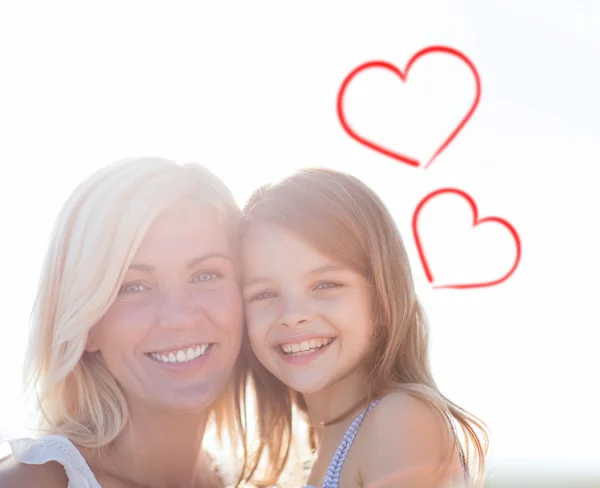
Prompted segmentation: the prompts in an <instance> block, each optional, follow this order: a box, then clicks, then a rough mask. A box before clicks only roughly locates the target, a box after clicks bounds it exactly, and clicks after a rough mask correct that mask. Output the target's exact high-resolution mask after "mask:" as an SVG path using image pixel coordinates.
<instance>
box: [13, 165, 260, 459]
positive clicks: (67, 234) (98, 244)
mask: <svg viewBox="0 0 600 488" xmlns="http://www.w3.org/2000/svg"><path fill="white" fill-rule="evenodd" d="M184 198H193V199H196V200H197V201H199V202H200V203H201V204H203V205H206V207H207V209H210V210H214V211H215V212H216V214H217V215H218V216H219V218H220V220H221V223H222V224H223V225H224V228H225V229H226V231H227V232H228V233H229V235H230V237H231V239H232V243H233V249H234V250H235V251H236V252H237V249H238V245H237V239H238V232H237V225H238V224H239V216H240V210H239V207H238V206H237V204H236V202H235V200H234V198H233V196H232V195H231V193H230V191H229V190H228V188H227V187H226V186H225V185H224V184H223V183H222V182H221V181H220V180H219V179H218V178H217V177H216V176H215V175H213V174H212V173H211V172H210V171H208V170H207V169H205V168H203V167H202V166H199V165H196V164H185V165H181V164H177V163H174V162H172V161H169V160H166V159H161V158H140V159H131V160H124V161H119V162H117V163H114V164H112V165H109V166H107V167H106V168H104V169H102V170H100V171H97V172H96V173H94V174H93V175H92V176H90V177H89V178H88V179H87V180H86V181H84V182H83V183H82V184H80V185H79V187H78V188H77V189H76V190H75V191H74V192H73V194H72V195H71V197H70V198H69V199H68V201H67V202H66V203H65V205H64V207H63V208H62V210H61V212H60V214H59V216H58V219H57V221H56V223H55V226H54V229H53V231H52V236H51V240H50V243H49V247H48V250H47V253H46V257H45V261H44V264H43V269H42V274H41V278H40V283H39V287H38V293H37V297H36V301H35V304H34V308H33V313H32V319H31V330H30V338H29V346H28V351H27V357H26V368H25V382H26V385H27V387H28V392H29V393H31V394H35V395H36V397H37V398H36V400H37V402H36V403H37V405H36V406H37V407H38V411H39V413H40V414H41V415H40V418H39V421H38V423H37V430H38V432H44V433H54V434H61V435H64V436H66V437H68V438H69V439H70V440H71V441H73V442H74V443H76V444H79V445H81V446H85V447H92V448H100V447H103V446H106V445H107V444H109V443H110V442H111V441H112V440H114V439H115V438H116V437H117V436H118V435H119V433H121V431H122V430H123V428H124V427H125V425H126V423H127V421H128V409H127V403H126V401H125V398H124V396H123V393H122V392H121V389H120V387H119V385H118V384H117V381H116V379H115V378H114V377H113V375H112V374H111V373H110V372H109V370H108V369H107V367H106V364H105V363H104V361H103V359H102V355H99V354H87V353H85V352H84V350H85V346H86V341H87V337H88V333H89V331H90V329H91V328H92V327H93V326H94V324H96V323H97V322H98V321H99V319H101V317H102V316H103V315H104V314H105V313H106V311H107V309H108V308H109V306H110V305H111V303H112V302H113V300H114V299H115V297H116V294H117V291H118V289H119V286H120V283H121V281H122V280H123V276H124V273H125V271H126V270H127V268H128V266H129V264H130V262H131V260H132V258H133V257H134V255H135V253H136V250H137V248H138V247H139V245H140V243H141V242H142V239H143V238H144V235H145V234H146V232H147V230H148V228H149V227H150V225H151V224H152V222H153V221H154V220H155V219H156V217H157V216H158V215H159V214H160V213H161V212H163V211H164V210H166V209H167V208H168V207H169V206H171V205H173V204H174V203H176V202H177V201H179V200H181V199H184ZM234 241H235V242H234ZM247 374H248V371H247V367H246V362H245V359H244V356H240V357H239V358H238V362H237V363H236V366H235V369H234V372H233V374H232V377H231V380H230V384H229V385H227V387H226V388H225V391H224V393H223V394H222V395H221V396H220V397H219V399H218V400H217V401H216V402H215V403H214V404H213V405H211V412H212V419H213V420H214V422H215V423H216V424H217V427H216V431H217V434H224V433H225V432H228V433H229V434H230V436H231V437H230V438H231V439H232V440H233V441H234V443H237V441H239V437H235V435H236V434H239V432H236V431H237V430H238V429H240V428H241V426H240V423H239V419H240V408H242V404H243V402H244V401H245V393H244V392H245V384H246V381H247ZM244 458H245V456H244Z"/></svg>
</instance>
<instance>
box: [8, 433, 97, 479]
mask: <svg viewBox="0 0 600 488" xmlns="http://www.w3.org/2000/svg"><path fill="white" fill-rule="evenodd" d="M7 442H8V443H9V444H10V447H11V448H12V452H13V457H14V458H15V459H16V460H17V461H19V462H20V463H23V464H45V463H48V462H51V461H56V462H57V463H60V464H62V465H63V467H64V468H65V472H66V473H67V478H68V479H69V484H68V485H67V486H68V488H102V487H101V486H100V483H98V481H97V480H96V477H95V476H94V474H93V473H92V470H91V469H90V467H89V466H88V464H87V463H86V461H85V459H84V458H83V456H82V455H81V453H80V452H79V450H78V449H77V448H76V447H75V445H74V444H73V443H72V442H71V441H70V440H69V439H67V438H66V437H64V436H62V435H47V436H44V437H40V438H39V439H29V438H24V439H12V440H7Z"/></svg>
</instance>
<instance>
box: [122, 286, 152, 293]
mask: <svg viewBox="0 0 600 488" xmlns="http://www.w3.org/2000/svg"><path fill="white" fill-rule="evenodd" d="M149 289H150V288H148V287H147V286H146V285H142V284H141V283H127V284H126V285H123V286H122V287H121V288H120V289H119V294H123V293H140V292H142V291H146V290H149Z"/></svg>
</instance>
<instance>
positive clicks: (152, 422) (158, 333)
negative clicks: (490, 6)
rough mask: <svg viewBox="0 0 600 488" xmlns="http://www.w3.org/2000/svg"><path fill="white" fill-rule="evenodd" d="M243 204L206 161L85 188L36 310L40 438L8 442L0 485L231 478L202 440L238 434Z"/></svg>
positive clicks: (156, 164) (73, 205) (200, 482)
mask: <svg viewBox="0 0 600 488" xmlns="http://www.w3.org/2000/svg"><path fill="white" fill-rule="evenodd" d="M238 214H239V209H238V207H237V206H236V204H235V201H234V199H233V197H232V195H231V194H230V192H229V191H228V189H227V188H226V187H225V185H224V184H223V183H222V182H221V181H219V180H218V179H217V178H216V177H215V176H214V175H212V174H211V173H210V172H208V171H207V170H205V169H204V168H202V167H200V166H197V165H178V164H175V163H173V162H170V161H167V160H163V159H157V158H144V159H137V160H127V161H123V162H119V163H117V164H114V165H111V166H109V167H107V168H105V169H103V170H101V171H99V172H97V173H95V174H94V175H92V176H91V177H90V178H89V179H87V180H86V181H85V182H84V183H83V184H81V185H80V186H79V187H78V188H77V189H76V191H75V192H74V193H73V195H72V196H71V198H70V199H69V200H68V201H67V203H66V205H65V206H64V208H63V209H62V211H61V213H60V216H59V218H58V221H57V222H56V225H55V228H54V230H53V234H52V239H51V242H50V246H49V249H48V251H47V256H46V259H45V263H44V267H43V273H42V276H41V280H40V284H39V290H38V296H37V300H36V303H35V307H34V313H33V316H32V328H31V337H30V346H29V350H28V359H27V365H28V368H27V381H28V384H29V385H30V386H31V387H32V391H34V392H35V394H36V395H37V400H38V407H39V411H40V412H41V414H42V415H41V421H40V424H39V431H40V433H42V434H44V435H42V436H41V437H39V438H37V439H20V440H14V441H10V443H11V447H12V449H13V457H12V458H9V459H7V460H5V461H3V462H2V463H0V487H8V486H44V487H46V488H53V487H57V488H59V487H60V488H64V487H66V486H68V487H70V488H98V487H99V486H102V487H103V488H111V487H140V486H144V487H167V486H177V487H194V486H203V487H206V486H222V485H223V482H222V480H221V479H220V478H219V476H218V475H217V474H216V473H215V471H214V470H213V468H212V466H211V463H210V458H209V457H208V455H207V453H206V449H205V446H203V442H202V441H203V437H204V434H205V431H206V429H207V427H208V426H209V424H210V423H211V422H213V423H214V425H215V426H216V429H217V432H218V433H220V434H223V436H224V437H227V436H229V439H230V441H231V442H232V443H233V445H237V444H242V447H243V444H244V442H238V441H239V440H242V441H243V438H240V437H238V435H240V434H241V435H243V434H244V432H243V430H242V429H241V425H242V423H241V414H240V411H241V410H242V407H243V401H241V400H240V399H244V398H245V385H246V379H247V376H248V374H247V369H246V367H245V361H244V359H243V357H241V356H239V352H240V347H241V344H242V335H243V310H242V300H241V295H240V289H239V286H240V277H239V273H238V271H239V266H238V255H237V244H236V235H237V231H236V224H237V219H238ZM243 459H244V460H245V459H247V458H246V455H245V453H244V456H243ZM250 464H251V463H250ZM247 469H249V470H250V471H253V469H252V466H249V465H248V464H247V463H243V466H241V473H242V474H241V476H240V479H241V478H243V475H244V473H245V472H247V471H246V470H247Z"/></svg>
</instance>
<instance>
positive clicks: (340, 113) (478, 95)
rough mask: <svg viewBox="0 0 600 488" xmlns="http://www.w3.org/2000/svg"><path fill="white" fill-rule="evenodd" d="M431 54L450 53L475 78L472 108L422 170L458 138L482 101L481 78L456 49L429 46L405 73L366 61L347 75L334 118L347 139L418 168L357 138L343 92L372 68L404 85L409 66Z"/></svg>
mask: <svg viewBox="0 0 600 488" xmlns="http://www.w3.org/2000/svg"><path fill="white" fill-rule="evenodd" d="M431 53H444V54H450V55H451V56H454V57H457V58H458V59H460V60H461V61H463V62H464V63H465V64H466V65H467V66H468V67H469V69H470V70H471V72H472V73H473V76H474V78H475V99H474V100H473V103H472V104H471V107H470V109H469V111H468V112H467V114H466V115H465V116H464V117H463V118H462V119H461V121H460V122H459V124H458V125H457V126H456V127H455V128H454V130H453V131H452V133H451V134H450V135H449V136H448V137H447V138H446V140H445V141H444V142H443V143H442V145H441V146H439V147H438V148H437V149H436V151H435V153H434V154H433V156H431V158H430V159H429V161H428V162H427V163H426V164H425V166H424V167H423V168H424V169H427V168H428V167H429V165H430V164H431V163H433V161H434V160H435V159H436V158H437V157H438V156H439V155H440V153H441V152H442V151H443V150H444V149H446V147H448V145H449V144H450V143H451V142H452V141H453V140H454V138H455V137H456V136H457V135H458V133H459V132H460V131H461V130H462V129H463V127H464V126H465V124H466V123H467V122H468V121H469V119H470V118H471V116H472V115H473V113H474V112H475V109H476V108H477V106H478V105H479V100H480V99H481V79H480V78H479V73H478V71H477V68H476V67H475V65H474V64H473V62H472V61H471V60H470V59H469V58H468V57H467V56H465V55H464V54H463V53H462V52H460V51H458V50H457V49H454V48H451V47H447V46H430V47H426V48H424V49H421V50H420V51H418V52H417V53H415V54H414V55H413V56H412V57H411V58H410V60H409V61H408V63H407V65H406V68H404V72H402V71H401V70H400V69H398V68H397V67H396V66H394V65H393V64H391V63H388V62H386V61H368V62H366V63H363V64H361V65H360V66H358V67H357V68H355V69H354V70H352V71H351V72H350V74H349V75H348V76H346V78H345V79H344V81H343V82H342V85H341V87H340V90H339V92H338V96H337V116H338V119H339V121H340V123H341V124H342V127H343V128H344V130H345V131H346V133H348V135H349V136H350V137H352V138H353V139H355V140H356V141H358V142H359V143H361V144H363V145H365V146H367V147H369V148H370V149H373V150H374V151H377V152H379V153H382V154H385V155H386V156H389V157H391V158H393V159H396V160H397V161H400V162H402V163H405V164H408V165H409V166H414V167H419V166H421V163H420V162H419V160H417V159H414V158H411V157H409V156H407V155H405V154H401V153H399V152H396V151H392V150H391V149H387V148H385V147H383V146H380V145H378V144H375V143H373V142H371V141H369V140H368V139H365V138H364V137H361V136H360V135H358V134H357V133H356V132H355V131H354V130H353V129H352V128H351V127H350V125H349V124H348V121H347V120H346V116H345V115H344V95H345V93H346V90H347V88H348V85H349V84H350V82H351V81H352V79H353V78H354V77H355V76H356V75H358V73H360V72H361V71H364V70H367V69H372V68H383V69H387V70H389V71H391V72H392V73H394V74H395V75H397V76H398V77H399V78H400V79H401V80H402V82H403V83H406V79H407V77H408V73H409V71H410V68H411V67H412V65H413V64H414V63H415V62H416V61H417V60H418V59H419V58H421V57H423V56H426V55H427V54H431Z"/></svg>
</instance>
